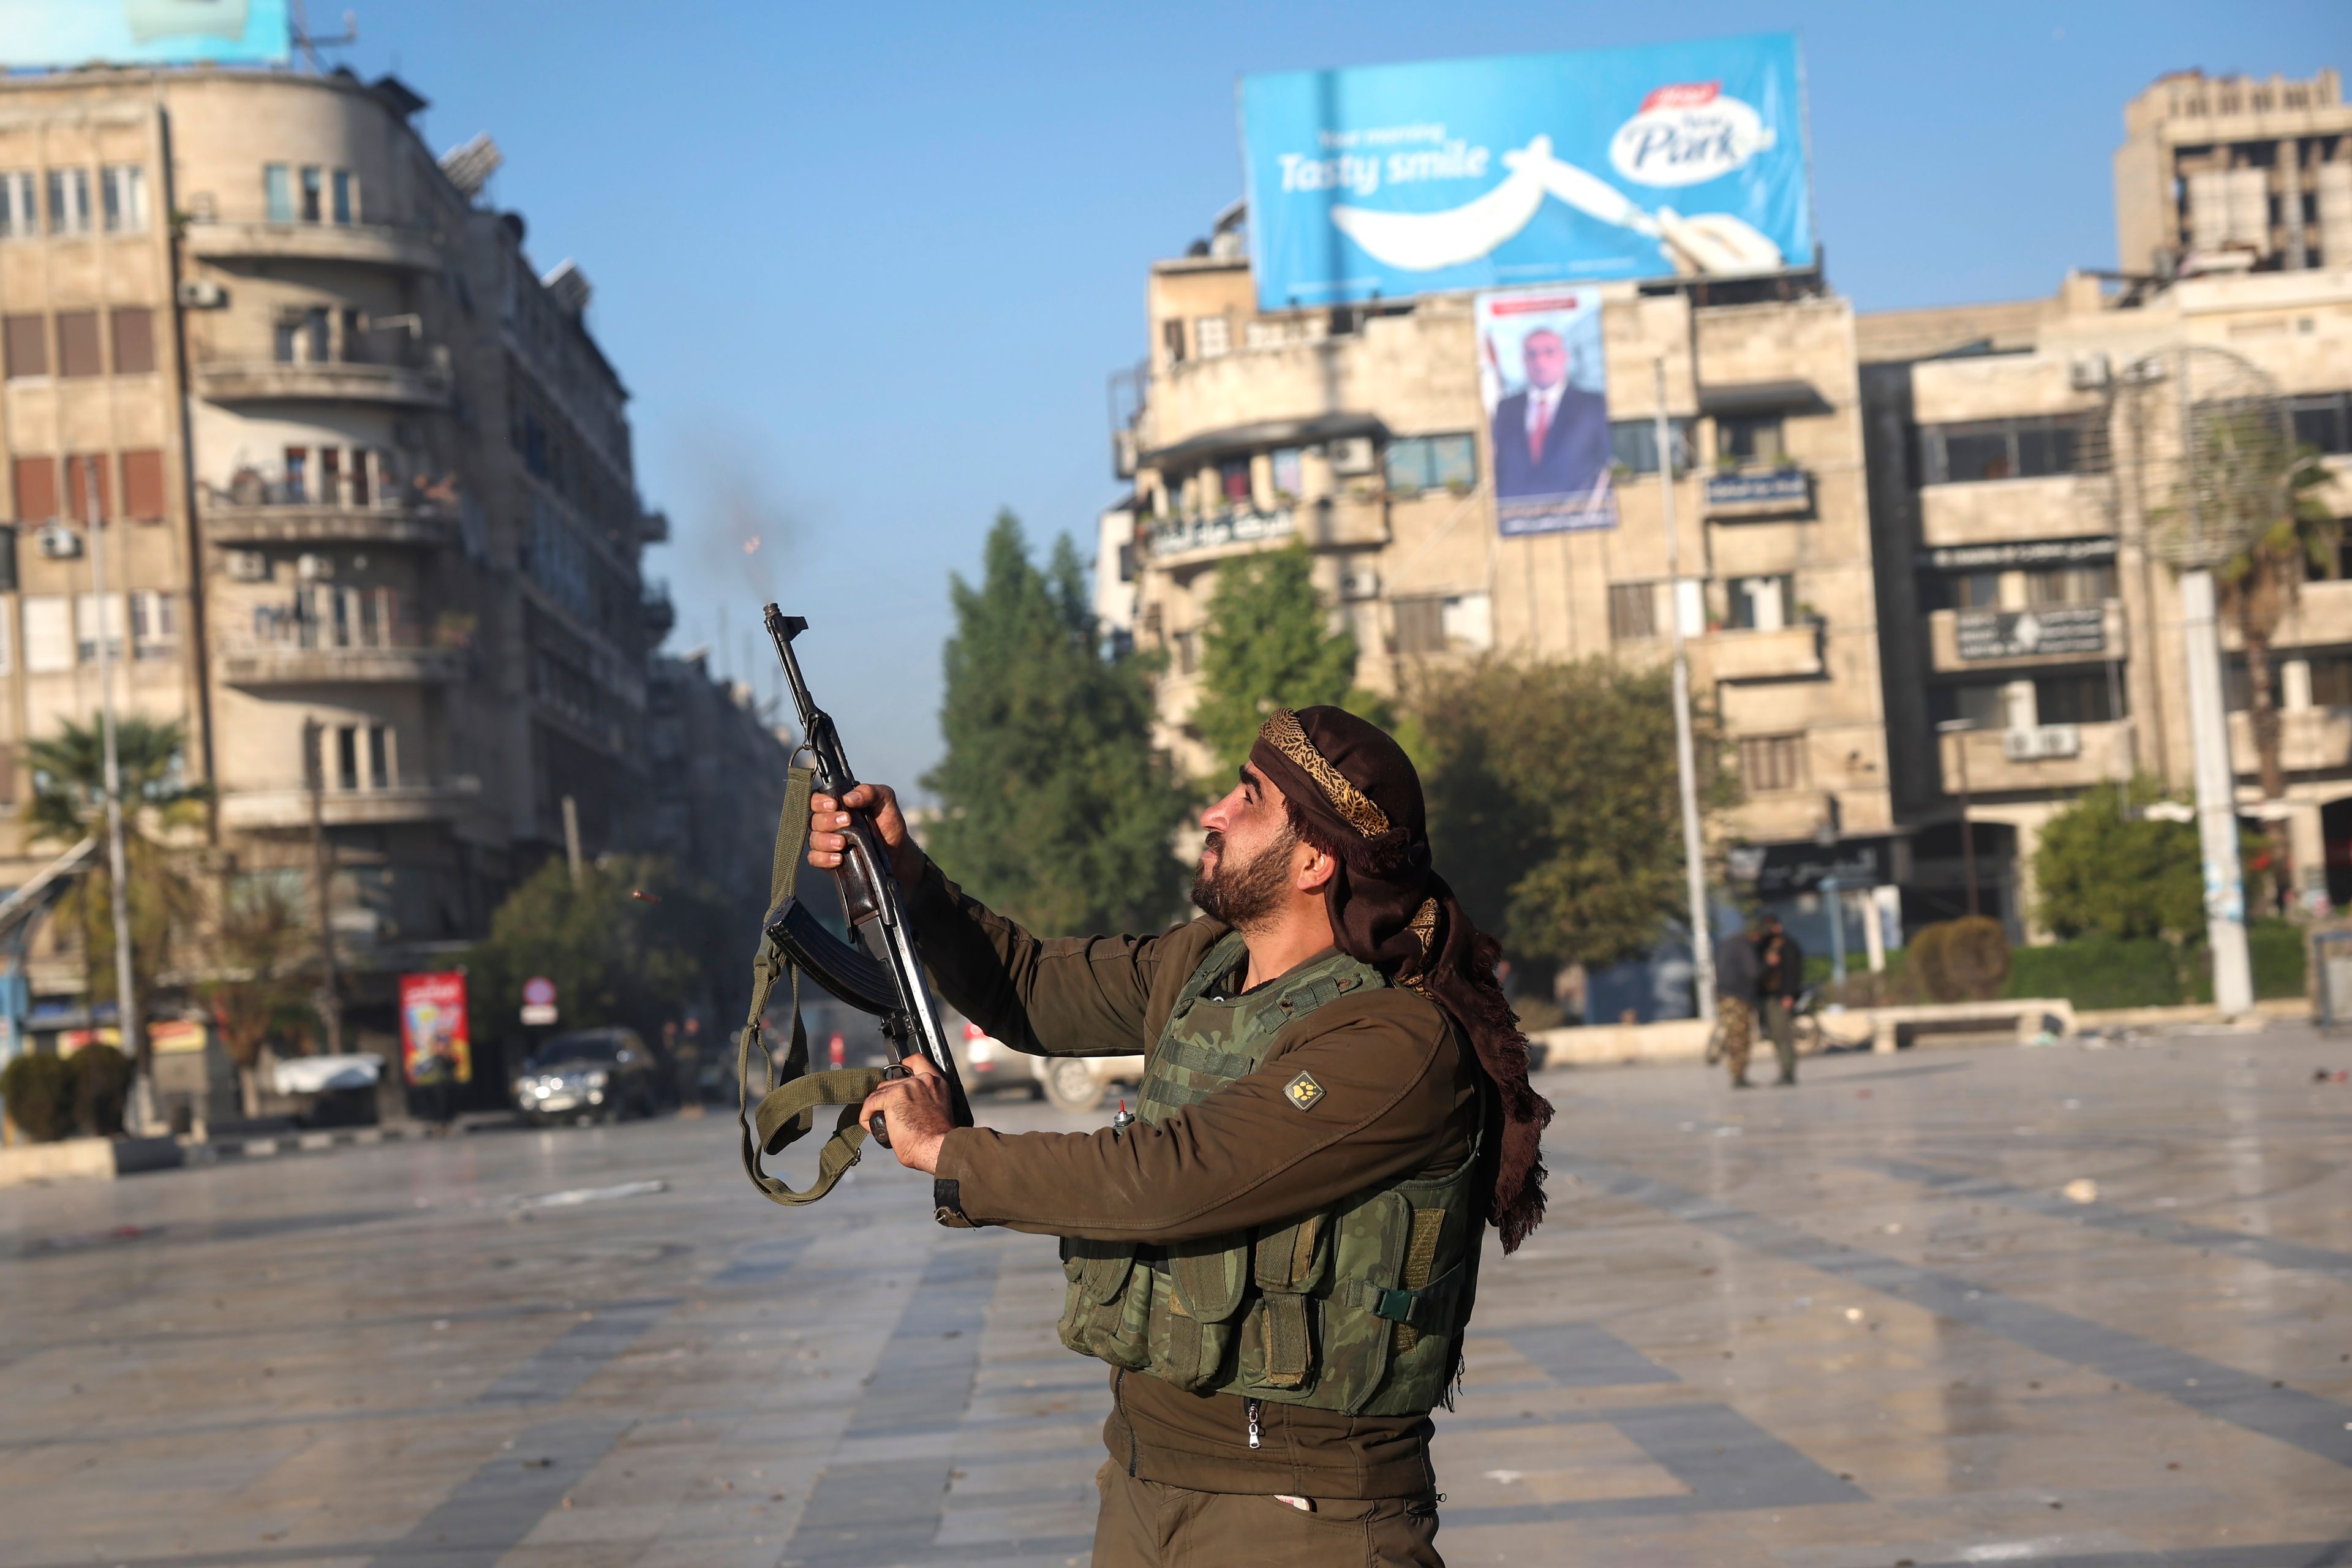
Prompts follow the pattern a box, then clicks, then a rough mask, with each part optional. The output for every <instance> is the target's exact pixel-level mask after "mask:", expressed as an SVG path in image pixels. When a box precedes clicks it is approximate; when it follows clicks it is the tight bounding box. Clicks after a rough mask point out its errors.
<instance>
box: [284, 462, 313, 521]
mask: <svg viewBox="0 0 2352 1568" xmlns="http://www.w3.org/2000/svg"><path fill="white" fill-rule="evenodd" d="M286 501H287V504H288V505H289V506H304V505H307V504H309V502H310V447H287V448H286Z"/></svg>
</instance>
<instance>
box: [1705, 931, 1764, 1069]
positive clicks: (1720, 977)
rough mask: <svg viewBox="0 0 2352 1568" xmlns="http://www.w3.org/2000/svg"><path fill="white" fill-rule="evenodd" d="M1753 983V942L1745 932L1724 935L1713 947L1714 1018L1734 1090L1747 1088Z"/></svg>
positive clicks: (1753, 1011)
mask: <svg viewBox="0 0 2352 1568" xmlns="http://www.w3.org/2000/svg"><path fill="white" fill-rule="evenodd" d="M1756 980H1757V963H1756V940H1755V938H1754V937H1753V936H1751V935H1750V934H1749V933H1748V931H1726V932H1724V934H1723V940H1722V941H1721V942H1717V943H1716V944H1715V1016H1716V1029H1717V1032H1718V1034H1719V1035H1720V1036H1721V1037H1722V1040H1723V1061H1724V1066H1725V1067H1726V1068H1728V1069H1729V1070H1730V1073H1731V1087H1732V1088H1734V1089H1746V1088H1747V1087H1748V1050H1749V1048H1750V1047H1752V1046H1753V1044H1754V1042H1755V1035H1756Z"/></svg>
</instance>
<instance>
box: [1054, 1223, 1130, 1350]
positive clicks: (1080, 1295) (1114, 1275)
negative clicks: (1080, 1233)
mask: <svg viewBox="0 0 2352 1568" xmlns="http://www.w3.org/2000/svg"><path fill="white" fill-rule="evenodd" d="M1062 1274H1063V1277H1064V1278H1066V1279H1068V1280H1069V1282H1070V1288H1069V1291H1068V1293H1067V1294H1066V1296H1065V1297H1064V1298H1063V1302H1062V1321H1061V1322H1060V1324H1059V1325H1057V1326H1058V1328H1059V1329H1060V1331H1061V1338H1062V1343H1064V1344H1065V1345H1066V1346H1068V1347H1069V1348H1070V1349H1072V1350H1074V1351H1076V1352H1078V1353H1079V1354H1080V1355H1090V1356H1099V1357H1100V1358H1102V1359H1103V1360H1104V1361H1107V1362H1108V1363H1111V1364H1112V1365H1113V1366H1123V1367H1127V1368H1129V1369H1130V1370H1134V1369H1138V1368H1140V1367H1142V1366H1144V1365H1145V1364H1146V1363H1148V1362H1149V1361H1150V1340H1149V1337H1148V1336H1147V1334H1146V1333H1145V1327H1146V1323H1147V1321H1148V1317H1149V1314H1150V1309H1151V1283H1150V1282H1151V1269H1150V1266H1148V1265H1146V1264H1141V1263H1138V1262H1137V1261H1136V1259H1135V1245H1134V1243H1132V1242H1123V1241H1085V1240H1081V1239H1078V1238H1076V1237H1063V1238H1062Z"/></svg>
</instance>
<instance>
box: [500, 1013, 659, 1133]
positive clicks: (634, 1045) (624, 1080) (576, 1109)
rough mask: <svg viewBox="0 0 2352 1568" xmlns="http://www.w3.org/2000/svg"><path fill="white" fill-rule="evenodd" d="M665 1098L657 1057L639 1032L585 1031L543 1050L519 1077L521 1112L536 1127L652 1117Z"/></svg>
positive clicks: (554, 1041)
mask: <svg viewBox="0 0 2352 1568" xmlns="http://www.w3.org/2000/svg"><path fill="white" fill-rule="evenodd" d="M658 1099H659V1088H658V1081H657V1079H656V1068H655V1066H654V1054H653V1052H651V1051H649V1050H647V1049H646V1044H645V1042H644V1041H643V1040H640V1039H639V1038H637V1035H636V1031H635V1030H634V1029H580V1030H575V1031H574V1032H572V1034H568V1035H558V1036H556V1037H554V1038H553V1039H551V1040H550V1041H548V1042H547V1044H545V1045H543V1046H541V1047H539V1049H538V1051H537V1052H536V1053H535V1054H533V1056H532V1057H531V1058H530V1060H529V1061H527V1062H525V1063H524V1064H523V1068H522V1071H521V1072H520V1073H518V1074H516V1075H515V1080H514V1101H515V1109H516V1110H520V1112H522V1115H523V1119H524V1120H525V1121H530V1122H531V1123H533V1124H534V1125H539V1126H544V1125H545V1124H547V1123H548V1122H551V1121H563V1120H567V1119H569V1118H572V1117H581V1116H587V1117H593V1118H594V1119H595V1120H597V1121H619V1120H621V1119H622V1118H623V1117H626V1116H651V1115H652V1114H653V1113H654V1106H655V1105H656V1102H657V1101H658Z"/></svg>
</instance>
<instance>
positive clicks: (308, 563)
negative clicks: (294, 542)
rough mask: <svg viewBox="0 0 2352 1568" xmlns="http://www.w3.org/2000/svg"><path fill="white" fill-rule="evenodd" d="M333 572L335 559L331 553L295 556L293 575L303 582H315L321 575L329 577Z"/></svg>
mask: <svg viewBox="0 0 2352 1568" xmlns="http://www.w3.org/2000/svg"><path fill="white" fill-rule="evenodd" d="M334 574H335V561H334V557H333V556H331V555H302V556H298V557H296V558H295V562H294V575H296V576H297V577H299V578H300V579H301V580H302V581H303V582H305V583H315V582H317V581H319V580H320V578H322V577H331V576H333V575H334Z"/></svg>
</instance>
